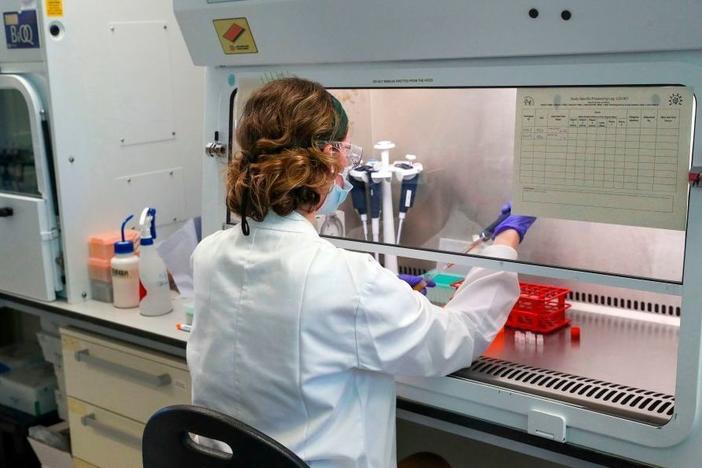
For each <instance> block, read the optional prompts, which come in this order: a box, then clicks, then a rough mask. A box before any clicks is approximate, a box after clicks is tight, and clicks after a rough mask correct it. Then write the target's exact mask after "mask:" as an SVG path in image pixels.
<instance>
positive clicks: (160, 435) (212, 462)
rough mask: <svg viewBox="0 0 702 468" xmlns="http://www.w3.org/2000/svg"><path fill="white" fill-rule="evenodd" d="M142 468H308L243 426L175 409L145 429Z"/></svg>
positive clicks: (195, 409) (200, 411) (213, 414)
mask: <svg viewBox="0 0 702 468" xmlns="http://www.w3.org/2000/svg"><path fill="white" fill-rule="evenodd" d="M189 433H190V434H195V435H199V436H204V437H207V438H209V439H214V440H218V441H221V442H224V443H225V444H227V445H229V447H230V448H231V450H232V453H231V454H227V453H226V452H221V451H219V450H216V449H212V448H208V447H206V446H203V445H200V444H197V443H195V442H194V441H193V440H192V438H191V437H190V435H189ZM142 459H143V462H144V468H180V467H184V468H185V467H188V468H190V467H198V468H220V467H222V468H225V467H226V468H231V467H237V468H254V467H270V468H308V465H307V464H306V463H305V462H303V461H302V460H301V459H300V458H298V457H297V455H295V454H294V453H293V452H292V451H290V450H288V449H287V448H285V447H284V446H283V445H281V444H280V443H278V442H276V441H275V440H273V439H271V438H270V437H268V436H267V435H265V434H263V433H262V432H259V431H257V430H256V429H254V428H253V427H251V426H248V425H246V424H244V423H242V422H241V421H238V420H236V419H234V418H232V417H230V416H227V415H225V414H222V413H220V412H218V411H214V410H211V409H207V408H202V407H199V406H191V405H175V406H168V407H166V408H162V409H160V410H159V411H157V412H156V414H154V415H153V416H151V418H150V419H149V422H148V423H147V424H146V428H145V429H144V437H143V439H142Z"/></svg>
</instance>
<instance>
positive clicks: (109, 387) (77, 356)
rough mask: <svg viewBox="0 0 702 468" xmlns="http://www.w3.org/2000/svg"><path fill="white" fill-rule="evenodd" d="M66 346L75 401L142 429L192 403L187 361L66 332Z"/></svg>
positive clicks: (68, 376)
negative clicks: (161, 412) (158, 415)
mask: <svg viewBox="0 0 702 468" xmlns="http://www.w3.org/2000/svg"><path fill="white" fill-rule="evenodd" d="M61 340H62V345H63V356H64V368H65V374H66V393H67V395H68V396H69V397H72V398H74V399H78V400H81V401H84V402H87V403H90V404H93V405H96V406H98V407H100V408H104V409H106V410H109V411H112V412H114V413H117V414H120V415H123V416H126V417H128V418H130V419H133V420H135V421H139V422H141V423H146V422H147V421H148V419H149V418H150V417H151V415H152V414H154V413H155V412H156V411H157V410H158V409H160V408H163V407H164V406H169V405H175V404H189V403H190V402H191V393H190V374H189V373H188V370H187V366H186V364H185V362H184V361H182V360H179V359H176V358H173V357H169V356H166V355H164V354H160V353H156V352H154V351H146V350H144V349H142V348H138V347H136V346H132V345H127V344H125V343H121V342H118V341H115V340H111V339H107V338H103V337H98V336H96V335H92V334H87V333H84V332H79V331H76V330H73V329H62V330H61Z"/></svg>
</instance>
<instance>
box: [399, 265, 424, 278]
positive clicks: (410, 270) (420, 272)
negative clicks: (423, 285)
mask: <svg viewBox="0 0 702 468" xmlns="http://www.w3.org/2000/svg"><path fill="white" fill-rule="evenodd" d="M397 271H398V272H399V273H400V274H401V275H415V276H424V275H425V274H426V273H427V271H429V270H427V269H426V268H416V267H411V266H406V265H399V266H398V267H397Z"/></svg>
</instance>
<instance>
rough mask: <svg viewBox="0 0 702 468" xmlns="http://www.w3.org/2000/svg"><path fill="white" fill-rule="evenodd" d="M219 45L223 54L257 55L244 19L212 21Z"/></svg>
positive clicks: (247, 23) (252, 38) (251, 35)
mask: <svg viewBox="0 0 702 468" xmlns="http://www.w3.org/2000/svg"><path fill="white" fill-rule="evenodd" d="M213 23H214V28H215V31H217V37H219V43H220V44H222V50H223V51H224V53H225V54H227V55H231V54H257V53H258V48H257V47H256V41H254V37H253V33H252V32H251V28H250V27H249V22H248V21H247V20H246V18H228V19H216V20H214V21H213Z"/></svg>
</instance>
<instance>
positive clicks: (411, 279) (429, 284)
mask: <svg viewBox="0 0 702 468" xmlns="http://www.w3.org/2000/svg"><path fill="white" fill-rule="evenodd" d="M397 276H398V277H399V278H400V279H401V280H402V281H404V282H405V283H407V284H409V285H410V286H411V287H412V289H414V290H415V291H419V292H420V293H422V294H424V295H425V296H426V295H427V288H433V287H434V286H436V283H435V282H434V280H433V279H428V278H425V277H423V276H416V275H397ZM421 283H424V286H421V287H420V285H421ZM418 287H419V289H417V288H418Z"/></svg>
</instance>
